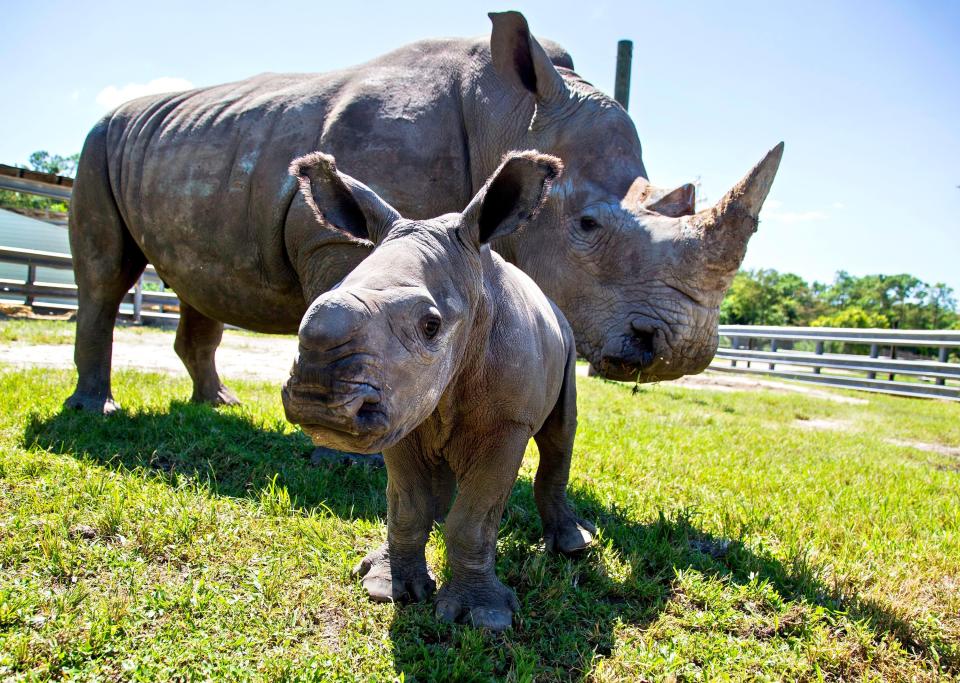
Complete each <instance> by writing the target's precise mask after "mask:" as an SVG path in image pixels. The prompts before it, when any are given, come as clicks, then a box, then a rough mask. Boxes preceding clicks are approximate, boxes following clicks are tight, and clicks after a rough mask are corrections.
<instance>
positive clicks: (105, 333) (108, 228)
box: [65, 124, 147, 415]
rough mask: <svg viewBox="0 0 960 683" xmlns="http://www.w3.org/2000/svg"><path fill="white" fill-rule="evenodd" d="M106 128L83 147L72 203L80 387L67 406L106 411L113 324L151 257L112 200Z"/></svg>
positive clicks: (111, 404)
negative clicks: (121, 303) (136, 240)
mask: <svg viewBox="0 0 960 683" xmlns="http://www.w3.org/2000/svg"><path fill="white" fill-rule="evenodd" d="M104 138H105V126H104V125H103V124H101V125H98V126H97V127H96V128H94V129H93V130H92V131H91V132H90V135H89V136H88V137H87V141H86V143H85V144H84V147H83V155H82V156H81V158H80V166H79V168H78V171H77V185H76V190H75V191H74V193H73V198H72V200H71V203H70V252H71V254H72V256H73V268H74V276H75V278H76V281H77V304H78V306H77V337H76V342H75V345H74V361H75V362H76V364H77V374H78V378H77V387H76V389H75V390H74V392H73V394H72V395H71V396H70V398H68V399H67V400H66V402H65V405H66V407H68V408H75V409H78V410H85V411H90V412H95V413H102V414H104V415H108V414H110V413H113V412H116V410H117V409H118V406H117V404H116V402H115V401H114V400H113V394H112V393H111V390H110V363H111V356H112V354H113V326H114V324H116V321H117V312H118V310H119V308H120V302H121V301H123V297H124V296H125V295H126V293H127V292H128V291H129V290H130V287H132V286H133V283H134V282H136V281H137V278H138V277H140V274H141V273H142V272H143V269H144V268H145V267H146V265H147V259H146V257H145V256H144V255H143V252H142V251H140V248H139V247H138V246H137V244H136V243H135V242H134V241H133V238H132V237H131V236H130V233H129V232H128V230H127V227H126V225H125V224H124V222H123V219H122V218H121V216H120V212H119V210H118V209H117V205H116V202H115V201H114V197H113V192H112V190H111V189H110V182H109V178H108V174H107V170H106V164H105V159H106V153H105V150H104V145H105V140H104Z"/></svg>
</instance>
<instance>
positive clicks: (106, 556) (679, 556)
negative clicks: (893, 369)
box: [0, 328, 960, 681]
mask: <svg viewBox="0 0 960 683" xmlns="http://www.w3.org/2000/svg"><path fill="white" fill-rule="evenodd" d="M13 334H20V335H21V337H22V335H27V336H29V335H31V334H34V333H32V332H30V331H29V328H27V331H25V332H24V331H21V332H20V333H16V332H15V331H11V330H9V329H8V330H7V331H6V332H4V331H2V330H0V338H3V339H6V338H8V337H5V336H4V335H8V336H9V335H13ZM43 334H44V335H46V334H52V332H50V330H47V331H44V332H43ZM73 382H74V375H73V374H72V373H71V372H67V371H52V370H13V369H5V370H0V397H2V399H0V400H2V402H3V407H2V410H0V678H3V679H12V680H19V679H24V680H31V679H44V678H56V679H73V678H77V679H100V680H116V679H121V680H124V679H133V680H152V679H156V678H174V677H177V678H181V679H205V678H211V677H222V678H227V679H259V680H327V679H331V678H332V679H340V680H389V679H391V678H403V679H405V680H434V679H436V680H451V679H452V680H478V681H479V680H502V679H507V680H553V679H560V680H567V679H584V678H585V679H589V680H599V681H608V680H624V681H636V680H660V679H669V678H674V679H676V680H700V679H716V678H729V679H781V680H794V679H805V680H837V679H845V680H851V679H867V680H871V679H872V680H877V679H890V680H900V679H917V680H923V679H929V680H941V679H944V678H957V677H958V676H960V456H958V455H957V454H956V451H955V450H951V449H955V448H956V447H958V446H960V406H957V405H954V404H945V403H937V402H932V401H919V400H909V399H896V398H889V397H883V396H873V395H866V396H864V395H862V394H861V395H859V396H861V397H865V398H867V400H868V401H869V403H867V404H838V403H833V402H829V401H825V400H822V399H818V398H814V397H810V396H804V395H799V394H797V395H791V394H778V393H773V392H761V393H746V392H741V393H720V392H712V391H703V390H691V389H683V388H676V387H671V386H670V385H661V386H654V387H643V388H641V389H640V391H639V393H637V394H634V393H632V392H631V388H630V387H629V386H626V385H618V384H613V383H607V382H604V381H601V380H596V379H587V378H580V380H579V385H580V411H581V422H580V425H581V426H580V432H579V434H578V441H577V447H576V455H575V459H574V471H573V475H572V491H571V494H572V498H573V500H574V501H575V503H576V506H577V507H578V508H579V510H580V511H581V513H583V515H584V516H586V517H587V518H589V519H591V520H593V521H594V522H596V523H597V525H598V527H599V529H600V534H599V539H598V543H597V545H596V547H595V548H593V549H592V550H590V551H589V552H588V553H587V554H586V555H585V556H584V557H582V558H580V559H578V560H568V559H563V558H558V557H552V556H547V555H545V554H544V552H543V544H542V541H541V540H540V536H539V534H540V529H539V521H538V518H537V515H536V510H535V507H534V504H533V498H532V492H531V476H532V472H533V471H534V469H535V466H536V460H537V457H536V450H535V447H534V446H533V444H531V446H530V451H529V453H528V457H527V459H526V461H525V464H524V469H523V471H522V473H521V477H520V480H519V481H518V483H517V485H516V488H515V491H514V494H513V497H512V498H511V500H510V503H509V505H508V508H507V511H506V513H505V516H504V519H503V523H502V526H501V534H500V542H499V562H498V572H499V574H500V576H501V578H502V579H503V580H504V581H505V582H506V583H507V584H508V585H509V586H511V587H512V588H513V589H514V590H516V592H517V594H518V597H519V599H520V603H521V611H520V613H519V614H518V615H517V618H516V620H515V623H514V628H513V629H512V630H511V631H508V632H507V633H505V634H502V635H491V634H488V633H485V632H482V631H477V630H474V629H472V628H470V627H466V626H448V625H444V624H440V623H437V622H436V621H435V620H434V618H433V613H432V607H431V606H430V605H410V606H402V607H401V606H393V605H377V604H372V603H370V602H369V601H368V600H367V599H366V597H365V594H364V593H363V591H362V589H361V587H360V585H359V584H358V583H357V582H356V581H354V580H353V579H351V578H350V568H351V567H352V566H353V564H354V563H355V562H356V561H357V560H358V559H359V558H360V557H361V556H362V555H363V554H364V552H365V551H366V550H368V549H369V548H371V547H372V546H374V545H375V544H378V543H379V542H380V541H381V540H382V539H383V537H384V533H385V529H384V522H383V518H384V515H385V510H386V504H385V500H384V496H383V493H382V491H383V489H384V486H385V475H384V473H383V472H382V471H379V470H374V469H370V468H366V467H362V466H361V467H357V466H354V467H336V468H331V469H327V468H315V467H311V466H310V465H309V462H308V459H307V457H306V456H307V455H308V453H309V451H310V444H309V441H308V440H307V439H306V438H305V437H304V436H303V435H302V434H300V433H299V432H298V431H296V430H295V429H294V428H293V427H291V426H290V425H289V424H287V423H286V422H285V420H284V419H283V413H282V409H281V406H280V401H279V391H278V389H277V387H276V386H273V385H267V384H257V383H244V382H234V383H232V385H233V388H234V389H235V390H236V391H237V393H238V394H239V395H240V396H241V398H242V399H243V400H244V402H245V405H244V406H243V407H240V408H221V409H216V410H214V409H211V408H208V407H201V406H194V405H190V404H187V403H184V402H183V401H184V399H185V398H186V397H188V396H189V393H190V391H189V385H188V383H187V381H185V380H184V379H180V378H171V377H169V376H164V375H146V374H140V373H135V372H119V373H116V374H115V394H116V395H117V398H118V399H119V400H120V402H121V403H122V404H123V405H124V408H125V410H124V412H123V413H121V414H119V415H115V416H113V417H111V418H108V419H104V418H99V417H94V416H89V415H82V414H76V413H65V412H61V408H60V405H61V403H62V401H63V399H64V398H65V397H66V396H67V395H68V393H69V392H70V390H71V388H72V385H73ZM824 427H829V428H824ZM909 442H920V445H924V447H925V448H927V447H933V446H941V447H944V448H942V449H941V452H936V451H931V450H923V449H920V448H918V447H916V446H917V444H914V446H908V445H903V444H905V443H909ZM442 538H443V537H442V532H441V531H440V530H437V531H435V533H434V536H433V538H432V539H431V542H430V544H429V546H428V556H429V560H430V562H431V564H432V566H433V567H434V570H435V571H436V572H437V575H438V580H439V582H440V583H442V582H443V580H444V578H445V573H444V545H443V540H442Z"/></svg>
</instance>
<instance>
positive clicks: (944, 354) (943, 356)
mask: <svg viewBox="0 0 960 683" xmlns="http://www.w3.org/2000/svg"><path fill="white" fill-rule="evenodd" d="M937 360H938V361H940V362H941V363H946V362H947V347H946V346H941V347H940V352H939V353H938V354H937ZM946 383H947V380H945V379H944V378H943V377H937V386H940V387H942V386H943V385H945V384H946Z"/></svg>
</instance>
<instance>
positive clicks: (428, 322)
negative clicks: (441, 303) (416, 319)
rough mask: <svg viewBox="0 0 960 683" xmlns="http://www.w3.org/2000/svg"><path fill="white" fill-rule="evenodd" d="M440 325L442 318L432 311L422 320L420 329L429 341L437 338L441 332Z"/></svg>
mask: <svg viewBox="0 0 960 683" xmlns="http://www.w3.org/2000/svg"><path fill="white" fill-rule="evenodd" d="M440 323H441V320H440V316H439V315H437V314H436V313H434V312H432V311H431V312H430V313H427V314H426V315H424V316H423V317H422V318H420V329H421V331H422V332H423V336H424V337H426V338H427V339H433V338H434V337H436V336H437V332H439V331H440Z"/></svg>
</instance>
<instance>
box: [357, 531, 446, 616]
mask: <svg viewBox="0 0 960 683" xmlns="http://www.w3.org/2000/svg"><path fill="white" fill-rule="evenodd" d="M414 564H417V563H414ZM352 574H353V576H359V577H361V579H362V583H363V587H364V588H365V589H366V591H367V594H368V595H369V596H370V599H371V600H373V601H374V602H403V603H407V602H423V601H424V600H427V599H428V598H429V597H430V596H431V595H433V593H434V591H435V590H436V589H437V582H436V581H435V580H434V578H433V576H431V574H430V571H429V570H428V569H427V568H426V565H425V564H424V565H423V566H420V567H417V566H412V567H410V566H403V565H393V564H391V562H390V550H389V549H388V548H387V546H386V544H384V545H382V546H380V547H379V548H377V549H376V550H374V551H373V552H372V553H370V554H369V555H367V556H366V557H365V558H363V559H362V560H360V563H359V564H358V565H357V566H356V567H354V568H353V572H352Z"/></svg>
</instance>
